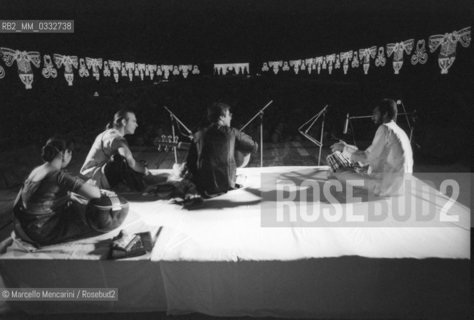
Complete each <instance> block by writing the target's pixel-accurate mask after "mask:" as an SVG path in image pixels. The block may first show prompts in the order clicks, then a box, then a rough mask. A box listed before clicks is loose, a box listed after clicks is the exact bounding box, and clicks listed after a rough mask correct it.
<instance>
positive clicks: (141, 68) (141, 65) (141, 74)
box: [135, 63, 146, 81]
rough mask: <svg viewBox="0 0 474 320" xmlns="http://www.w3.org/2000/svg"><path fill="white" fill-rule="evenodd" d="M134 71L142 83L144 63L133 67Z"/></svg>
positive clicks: (144, 69)
mask: <svg viewBox="0 0 474 320" xmlns="http://www.w3.org/2000/svg"><path fill="white" fill-rule="evenodd" d="M135 68H136V69H135V70H138V75H139V76H140V79H141V80H142V81H143V80H145V71H146V64H144V63H137V64H136V65H135Z"/></svg>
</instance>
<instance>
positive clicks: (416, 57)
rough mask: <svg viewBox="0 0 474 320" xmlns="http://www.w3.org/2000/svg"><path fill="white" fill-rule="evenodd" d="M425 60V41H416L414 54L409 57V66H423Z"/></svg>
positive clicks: (426, 58)
mask: <svg viewBox="0 0 474 320" xmlns="http://www.w3.org/2000/svg"><path fill="white" fill-rule="evenodd" d="M427 60H428V54H427V53H426V43H425V39H421V40H418V42H417V43H416V49H415V53H414V54H413V55H412V56H411V64H412V65H416V64H417V63H420V64H425V63H426V61H427Z"/></svg>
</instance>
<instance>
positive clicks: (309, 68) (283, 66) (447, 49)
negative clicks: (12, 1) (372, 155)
mask: <svg viewBox="0 0 474 320" xmlns="http://www.w3.org/2000/svg"><path fill="white" fill-rule="evenodd" d="M470 43H471V27H470V26H469V27H466V28H463V29H460V30H456V31H453V32H450V33H445V34H436V35H432V36H430V37H429V38H428V40H427V41H426V40H425V39H419V40H418V41H416V42H415V39H408V40H403V41H399V42H394V43H388V44H386V45H385V46H376V45H373V46H371V47H368V48H362V49H358V50H348V51H343V52H338V53H332V54H328V55H325V56H318V57H311V58H305V59H294V60H288V61H285V60H276V61H264V62H261V65H260V67H257V68H256V69H258V70H257V72H256V73H257V74H272V73H273V74H275V75H277V74H280V73H286V74H287V73H293V74H294V75H300V74H304V73H306V74H309V75H311V74H318V75H319V74H321V72H322V70H326V71H327V73H328V74H330V75H331V74H333V73H334V72H335V70H341V69H342V73H343V74H344V75H346V74H348V72H349V69H350V68H352V69H358V68H359V67H360V66H361V65H362V70H363V73H364V74H368V72H369V70H370V66H371V64H373V65H375V67H377V68H381V67H384V66H385V65H387V60H388V59H389V58H391V59H392V68H393V72H394V74H396V75H397V74H399V73H400V71H401V69H402V67H403V64H404V62H405V58H408V59H409V61H410V62H411V64H412V65H413V66H415V65H417V64H420V65H422V64H426V63H427V61H428V57H429V56H428V53H435V52H436V51H437V50H438V49H439V53H438V65H439V68H440V70H441V74H447V73H448V71H449V69H450V68H451V66H452V65H453V63H454V61H455V59H456V50H457V48H458V44H460V45H461V46H462V47H464V48H467V47H469V46H470ZM428 49H429V52H428ZM0 58H1V59H0V60H3V62H4V63H5V66H6V67H13V65H14V64H15V62H16V66H17V71H18V76H19V78H20V80H21V82H22V83H23V84H24V85H25V88H26V89H31V88H32V85H33V80H34V73H33V67H34V68H37V69H39V68H40V67H41V62H43V63H42V68H41V74H42V75H43V77H44V78H46V79H55V78H57V77H58V76H59V72H60V70H61V69H63V76H64V79H65V81H66V82H67V84H68V85H69V86H72V85H73V83H74V78H75V73H76V74H77V75H78V76H79V77H80V78H88V77H91V76H92V77H93V78H95V80H97V81H99V80H100V79H101V77H104V78H109V77H113V79H114V81H115V82H116V83H118V82H119V81H120V79H121V78H126V79H128V81H133V80H134V79H137V78H138V79H140V80H141V81H144V80H145V79H146V78H148V79H150V80H152V81H154V80H160V81H168V80H172V79H188V78H191V77H195V76H199V75H201V70H200V67H199V66H198V65H196V64H186V65H159V64H146V63H136V62H129V61H116V60H108V59H103V58H91V57H85V58H80V57H78V56H70V55H62V54H57V53H55V54H53V55H50V54H44V55H43V56H41V54H40V53H39V52H38V51H20V50H14V49H10V48H5V47H0ZM41 58H42V59H41ZM250 70H251V69H250V63H224V64H214V68H213V74H214V75H215V76H228V75H244V76H246V75H247V76H248V75H250ZM5 76H6V72H5V68H4V67H3V66H2V65H0V79H4V78H5Z"/></svg>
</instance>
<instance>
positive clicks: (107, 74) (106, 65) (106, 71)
mask: <svg viewBox="0 0 474 320" xmlns="http://www.w3.org/2000/svg"><path fill="white" fill-rule="evenodd" d="M103 70H104V71H103V73H104V77H106V78H108V77H110V76H111V75H112V72H111V71H110V67H109V61H107V60H104V69H103Z"/></svg>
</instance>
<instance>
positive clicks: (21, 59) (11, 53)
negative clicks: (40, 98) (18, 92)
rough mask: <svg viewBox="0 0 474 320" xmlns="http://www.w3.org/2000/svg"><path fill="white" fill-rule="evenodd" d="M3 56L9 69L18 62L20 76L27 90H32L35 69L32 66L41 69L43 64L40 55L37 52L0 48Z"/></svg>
mask: <svg viewBox="0 0 474 320" xmlns="http://www.w3.org/2000/svg"><path fill="white" fill-rule="evenodd" d="M0 51H1V52H2V54H3V61H4V62H5V65H6V66H7V67H11V66H12V65H13V62H15V61H16V65H17V68H18V76H19V77H20V80H21V82H23V84H24V85H25V88H26V89H31V88H32V84H33V69H32V68H31V64H33V65H34V66H35V67H36V68H39V66H40V64H41V60H40V53H39V52H37V51H28V52H26V51H19V50H13V49H9V48H0Z"/></svg>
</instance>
